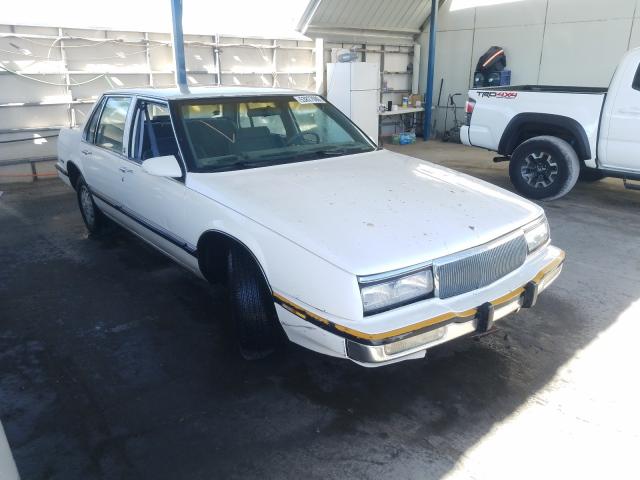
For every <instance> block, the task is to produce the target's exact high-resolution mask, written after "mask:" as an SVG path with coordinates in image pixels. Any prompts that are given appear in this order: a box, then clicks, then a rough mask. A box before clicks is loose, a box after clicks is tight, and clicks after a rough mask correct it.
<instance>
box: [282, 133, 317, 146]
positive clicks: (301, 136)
mask: <svg viewBox="0 0 640 480" xmlns="http://www.w3.org/2000/svg"><path fill="white" fill-rule="evenodd" d="M305 137H313V138H312V139H311V140H310V141H309V140H306V139H305ZM298 140H302V144H303V145H304V144H309V143H312V144H315V145H318V144H319V143H320V135H318V134H317V133H315V132H300V133H296V134H295V135H294V136H293V137H291V138H290V139H289V141H287V143H286V144H285V146H287V147H289V146H291V145H293V144H294V143H296V142H297V141H298Z"/></svg>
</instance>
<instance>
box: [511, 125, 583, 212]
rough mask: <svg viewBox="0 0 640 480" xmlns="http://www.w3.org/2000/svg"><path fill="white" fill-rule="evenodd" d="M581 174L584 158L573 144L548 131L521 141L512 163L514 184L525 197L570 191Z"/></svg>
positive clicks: (547, 196) (545, 197)
mask: <svg viewBox="0 0 640 480" xmlns="http://www.w3.org/2000/svg"><path fill="white" fill-rule="evenodd" d="M579 174H580V161H579V160H578V155H577V154H576V152H575V150H574V149H573V148H572V147H571V145H569V143H567V142H566V141H564V140H562V139H561V138H558V137H551V136H546V135H545V136H540V137H534V138H530V139H529V140H527V141H525V142H523V143H521V144H520V145H519V146H518V148H516V149H515V151H514V152H513V154H512V155H511V161H510V163H509V176H510V177H511V182H512V183H513V186H514V187H516V190H518V192H520V193H521V194H522V195H524V196H525V197H528V198H533V199H536V200H553V199H556V198H560V197H562V196H564V195H566V194H567V193H568V192H569V191H570V190H571V189H572V188H573V187H574V185H575V184H576V182H577V181H578V175H579Z"/></svg>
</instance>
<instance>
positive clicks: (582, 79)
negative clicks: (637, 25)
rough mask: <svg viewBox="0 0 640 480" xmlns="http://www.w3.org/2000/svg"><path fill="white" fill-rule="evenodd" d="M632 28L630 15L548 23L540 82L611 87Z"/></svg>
mask: <svg viewBox="0 0 640 480" xmlns="http://www.w3.org/2000/svg"><path fill="white" fill-rule="evenodd" d="M630 28H631V19H630V18H629V19H620V20H608V21H606V22H580V23H562V24H550V25H547V30H546V33H545V38H544V47H543V48H544V51H543V55H542V64H541V69H540V83H541V84H555V85H578V86H591V87H606V86H608V85H609V82H610V81H611V77H612V75H613V72H614V71H615V68H616V66H617V65H618V62H619V61H620V58H621V57H622V55H623V54H624V52H625V51H626V50H627V44H628V41H629V32H630ZM568 52H570V54H568ZM596 59H597V60H596Z"/></svg>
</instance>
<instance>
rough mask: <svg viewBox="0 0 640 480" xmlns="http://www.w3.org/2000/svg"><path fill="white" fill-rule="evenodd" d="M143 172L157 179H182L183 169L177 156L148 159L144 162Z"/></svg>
mask: <svg viewBox="0 0 640 480" xmlns="http://www.w3.org/2000/svg"><path fill="white" fill-rule="evenodd" d="M142 170H144V171H145V172H147V173H148V174H149V175H155V176H156V177H169V178H180V177H182V169H181V168H180V164H179V163H178V159H177V158H176V157H175V155H165V156H163V157H153V158H148V159H146V160H145V161H143V162H142Z"/></svg>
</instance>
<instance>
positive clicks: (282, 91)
mask: <svg viewBox="0 0 640 480" xmlns="http://www.w3.org/2000/svg"><path fill="white" fill-rule="evenodd" d="M310 93H312V92H308V91H304V90H291V89H287V88H259V87H241V86H224V85H221V86H214V87H190V88H186V89H180V88H178V87H172V88H123V89H119V90H110V91H108V92H105V94H106V95H115V94H119V95H137V96H144V97H152V98H157V99H161V100H186V99H200V98H217V97H259V96H271V95H309V94H310Z"/></svg>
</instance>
